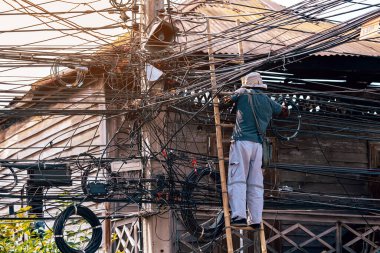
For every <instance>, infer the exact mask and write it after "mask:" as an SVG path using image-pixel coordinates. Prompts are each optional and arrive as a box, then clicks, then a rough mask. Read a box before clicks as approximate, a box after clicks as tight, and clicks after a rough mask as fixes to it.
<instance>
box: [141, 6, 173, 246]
mask: <svg viewBox="0 0 380 253" xmlns="http://www.w3.org/2000/svg"><path fill="white" fill-rule="evenodd" d="M141 4H142V5H141V10H140V12H143V14H141V21H140V22H141V25H140V32H141V34H140V35H141V41H144V40H145V41H146V40H147V35H148V34H147V32H148V31H147V27H150V25H151V23H152V22H153V21H154V20H155V18H156V16H157V14H158V11H159V10H164V1H163V0H141ZM141 47H143V44H142V43H141ZM141 49H142V50H144V48H141ZM145 66H146V62H145V61H144V60H141V66H140V68H141V75H140V76H141V91H142V92H143V93H145V92H146V91H147V90H149V88H150V87H149V82H148V80H147V76H146V71H145ZM159 86H160V85H159V84H158V85H155V87H156V88H157V87H159ZM142 138H143V139H144V142H143V143H144V144H143V145H146V146H149V149H148V148H147V147H146V146H145V147H144V146H143V147H142V149H143V153H145V155H146V157H147V158H148V159H147V161H146V162H145V164H144V165H143V176H144V177H146V178H150V177H151V176H152V174H153V169H155V168H156V169H158V166H155V164H154V162H152V161H150V159H149V156H150V154H149V152H150V151H149V150H160V147H153V146H152V145H151V144H150V140H151V138H152V135H151V134H150V132H149V130H148V129H147V128H146V127H143V129H142ZM143 206H144V209H145V210H146V211H153V206H152V204H144V205H143ZM172 222H173V220H172V217H171V212H167V213H165V214H164V215H160V217H158V216H150V217H145V218H143V221H142V232H143V233H142V234H143V238H142V239H143V248H144V250H143V252H144V253H145V252H149V253H162V252H165V253H171V252H174V251H173V249H172V245H173V244H172V241H171V240H172V238H171V237H172V234H173V233H172V232H173V231H171V230H172V228H173V226H172ZM163 238H164V240H163Z"/></svg>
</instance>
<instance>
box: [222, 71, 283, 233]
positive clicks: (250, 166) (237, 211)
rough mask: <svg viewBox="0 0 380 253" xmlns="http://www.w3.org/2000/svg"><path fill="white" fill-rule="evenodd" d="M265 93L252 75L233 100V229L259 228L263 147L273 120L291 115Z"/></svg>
mask: <svg viewBox="0 0 380 253" xmlns="http://www.w3.org/2000/svg"><path fill="white" fill-rule="evenodd" d="M262 89H267V85H266V84H264V83H263V81H262V78H261V76H260V74H259V73H257V72H252V73H250V74H248V75H247V76H245V77H244V78H243V85H242V87H241V88H240V89H238V90H236V91H235V92H234V94H233V95H232V96H231V98H230V99H231V101H232V102H234V103H235V106H236V122H235V126H234V130H233V134H232V141H231V146H230V153H229V169H228V196H229V204H230V208H231V226H235V227H247V226H251V227H252V228H253V229H258V228H260V224H261V221H262V212H263V205H264V184H263V173H262V170H261V166H262V157H263V148H262V144H263V141H265V132H266V128H267V127H268V125H269V122H270V120H271V118H272V116H273V115H280V116H284V117H286V116H287V115H288V109H287V108H286V107H284V106H281V105H280V104H278V103H276V102H274V101H273V100H272V99H270V98H269V97H268V96H267V95H265V94H264V93H263V92H262ZM247 208H248V221H247Z"/></svg>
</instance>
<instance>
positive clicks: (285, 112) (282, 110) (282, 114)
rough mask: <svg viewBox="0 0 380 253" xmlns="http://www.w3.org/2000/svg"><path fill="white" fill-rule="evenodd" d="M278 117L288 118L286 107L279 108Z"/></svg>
mask: <svg viewBox="0 0 380 253" xmlns="http://www.w3.org/2000/svg"><path fill="white" fill-rule="evenodd" d="M279 116H280V117H282V118H286V117H289V109H288V107H286V106H284V105H283V106H282V108H281V112H280V115H279Z"/></svg>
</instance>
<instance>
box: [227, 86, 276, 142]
mask: <svg viewBox="0 0 380 253" xmlns="http://www.w3.org/2000/svg"><path fill="white" fill-rule="evenodd" d="M249 97H251V101H252V103H250V98H249ZM231 99H232V101H233V102H235V106H236V123H235V127H234V132H233V134H232V139H234V140H244V141H253V142H258V143H262V137H260V132H261V133H265V131H266V129H267V127H268V125H269V122H270V120H271V118H272V116H273V115H278V114H279V113H280V112H281V105H280V104H278V103H276V102H274V101H273V100H272V99H270V98H269V97H268V96H267V95H265V94H264V93H263V92H262V91H261V90H259V89H246V88H240V89H238V90H237V91H236V92H235V95H233V96H232V98H231ZM252 106H253V107H254V110H255V113H256V118H257V121H258V123H259V126H260V130H258V129H257V125H256V120H255V117H254V115H253V112H252Z"/></svg>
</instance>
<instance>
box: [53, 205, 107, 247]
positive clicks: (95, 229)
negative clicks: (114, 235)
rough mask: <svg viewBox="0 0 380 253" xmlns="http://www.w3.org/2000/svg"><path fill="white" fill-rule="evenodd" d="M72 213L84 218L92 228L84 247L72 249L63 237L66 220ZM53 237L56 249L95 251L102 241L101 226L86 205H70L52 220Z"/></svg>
mask: <svg viewBox="0 0 380 253" xmlns="http://www.w3.org/2000/svg"><path fill="white" fill-rule="evenodd" d="M73 214H77V215H79V216H81V217H82V218H83V219H85V220H86V221H87V222H88V223H89V224H90V225H91V228H92V236H91V239H90V241H89V242H88V244H87V246H86V248H85V249H83V250H80V249H74V248H72V247H70V246H69V245H68V243H67V242H66V241H65V239H64V235H63V232H64V228H65V224H66V221H67V220H68V219H69V217H70V216H71V215H73ZM54 237H55V243H56V244H57V247H58V249H59V250H60V251H61V252H62V253H95V252H96V251H97V250H98V248H99V246H100V244H101V242H102V227H101V224H100V222H99V219H98V217H96V215H95V214H94V213H93V212H92V211H91V210H90V209H88V208H87V207H84V206H81V205H72V206H69V207H68V208H66V209H65V210H64V211H63V212H62V213H60V214H59V215H58V217H57V219H56V220H55V222H54Z"/></svg>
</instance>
